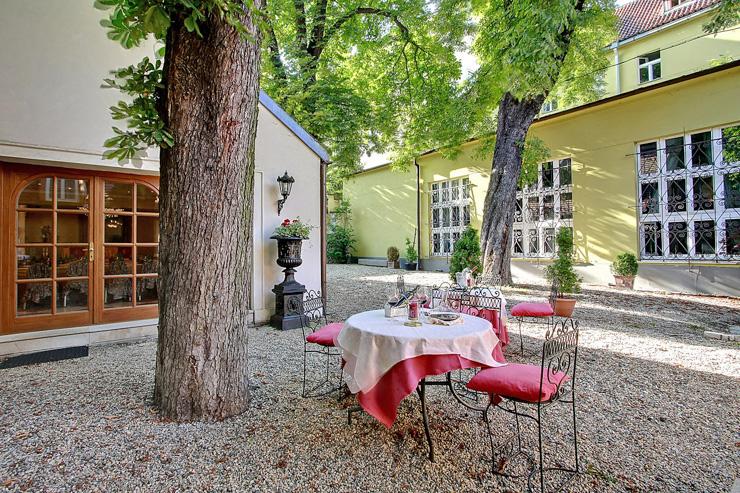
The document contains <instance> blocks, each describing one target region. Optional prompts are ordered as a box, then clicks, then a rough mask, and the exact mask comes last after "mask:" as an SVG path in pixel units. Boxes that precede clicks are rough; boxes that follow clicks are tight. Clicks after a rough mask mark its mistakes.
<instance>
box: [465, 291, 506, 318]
mask: <svg viewBox="0 0 740 493" xmlns="http://www.w3.org/2000/svg"><path fill="white" fill-rule="evenodd" d="M502 304H503V300H502V297H501V291H500V290H498V289H496V288H493V287H488V286H478V287H475V288H473V289H470V290H468V291H466V292H464V293H463V295H462V297H461V298H460V311H461V312H463V313H466V314H468V315H473V316H474V317H482V318H485V319H487V320H489V321H490V322H491V323H494V321H493V320H492V319H491V318H490V315H489V314H487V313H486V312H487V311H495V312H496V315H495V316H496V318H498V325H497V326H498V327H501V305H502ZM494 328H496V325H494Z"/></svg>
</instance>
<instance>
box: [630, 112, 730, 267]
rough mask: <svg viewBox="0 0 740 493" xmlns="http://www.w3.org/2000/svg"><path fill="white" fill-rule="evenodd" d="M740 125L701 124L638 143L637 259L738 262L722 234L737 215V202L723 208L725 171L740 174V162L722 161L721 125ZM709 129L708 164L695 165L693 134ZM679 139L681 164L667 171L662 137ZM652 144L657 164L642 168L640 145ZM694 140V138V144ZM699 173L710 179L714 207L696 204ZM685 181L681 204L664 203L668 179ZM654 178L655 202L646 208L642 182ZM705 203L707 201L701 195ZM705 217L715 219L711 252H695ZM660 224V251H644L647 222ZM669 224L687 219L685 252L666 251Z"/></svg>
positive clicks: (668, 239)
mask: <svg viewBox="0 0 740 493" xmlns="http://www.w3.org/2000/svg"><path fill="white" fill-rule="evenodd" d="M736 126H740V123H734V124H730V125H723V126H721V127H716V128H704V129H697V130H691V131H688V132H686V133H683V134H674V135H668V136H666V137H664V138H660V139H651V140H647V141H643V142H638V143H637V144H636V147H635V148H636V153H635V156H636V167H637V168H636V171H637V216H638V230H637V235H638V242H639V245H638V246H639V252H640V259H641V260H642V261H645V262H665V261H686V262H688V261H704V262H706V261H712V262H722V263H734V264H737V263H740V259H739V258H738V256H737V255H730V254H728V252H727V248H726V247H727V245H726V243H725V241H724V239H725V236H726V229H727V221H732V220H740V207H738V208H726V207H725V189H724V179H725V175H730V174H735V173H740V161H736V162H732V163H725V160H724V155H723V149H722V130H723V129H725V128H731V127H736ZM704 132H710V136H711V145H710V149H711V153H712V156H711V163H710V164H708V165H707V164H702V165H699V166H697V165H695V163H694V156H693V152H692V142H691V139H692V136H694V135H697V134H700V133H704ZM677 138H682V139H683V154H684V168H678V169H673V170H668V159H667V154H668V152H667V147H666V142H667V141H668V140H671V139H677ZM652 143H655V144H656V147H657V163H656V164H657V166H655V167H653V166H650V169H649V170H646V169H644V168H643V167H641V165H640V164H641V157H642V156H641V154H640V146H641V145H644V144H652ZM694 144H696V143H694ZM674 148H675V147H674ZM697 178H705V179H706V178H711V179H712V188H713V195H712V198H711V203H712V208H711V209H710V208H706V207H699V208H697V207H695V205H696V203H697V202H698V201H700V200H701V197H694V182H695V180H696V179H697ZM674 180H684V187H685V189H684V195H685V199H684V202H683V203H682V204H681V205H683V207H671V206H670V205H671V204H669V203H668V200H667V199H668V190H669V188H668V187H669V184H670V182H673V181H674ZM648 183H657V185H658V190H657V195H658V205H657V207H653V208H651V209H652V210H647V211H646V210H644V209H643V204H642V185H643V184H648ZM705 202H709V200H705ZM704 221H712V222H713V224H714V253H711V254H702V253H697V252H696V243H697V242H696V238H695V233H696V225H697V223H700V222H704ZM656 223H657V224H660V238H659V246H660V251H659V253H660V254H659V255H658V254H654V253H648V252H647V251H646V248H645V247H646V245H645V242H646V234H645V226H646V225H648V224H650V225H654V224H656ZM672 223H686V251H687V253H686V254H672V253H670V249H669V247H670V240H671V238H670V235H669V232H670V231H669V225H670V224H672Z"/></svg>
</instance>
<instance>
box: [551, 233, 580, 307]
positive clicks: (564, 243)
mask: <svg viewBox="0 0 740 493" xmlns="http://www.w3.org/2000/svg"><path fill="white" fill-rule="evenodd" d="M555 243H556V244H557V246H558V255H557V257H556V258H555V261H554V262H553V263H552V264H550V265H548V266H547V267H546V268H545V277H546V278H547V280H548V281H550V282H552V281H557V282H558V286H559V289H558V291H559V292H560V293H579V292H580V291H581V278H580V277H579V276H578V274H576V271H575V269H574V268H573V263H574V259H575V252H574V250H573V230H572V229H571V228H560V229H558V233H557V236H556V237H555Z"/></svg>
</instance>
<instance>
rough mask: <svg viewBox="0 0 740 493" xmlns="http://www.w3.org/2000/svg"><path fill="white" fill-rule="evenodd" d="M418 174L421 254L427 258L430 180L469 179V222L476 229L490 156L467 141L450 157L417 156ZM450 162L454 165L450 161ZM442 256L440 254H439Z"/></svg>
mask: <svg viewBox="0 0 740 493" xmlns="http://www.w3.org/2000/svg"><path fill="white" fill-rule="evenodd" d="M417 162H418V163H419V166H420V175H421V190H422V193H421V255H420V256H421V257H422V258H429V257H430V248H431V242H432V238H431V228H430V224H431V221H430V218H429V210H430V200H431V198H430V197H431V195H430V193H431V185H432V183H435V182H439V181H444V180H450V179H455V178H468V179H469V180H470V197H471V204H470V225H471V226H472V227H474V228H475V229H477V230H479V231H480V226H481V218H482V217H483V204H484V203H485V200H486V191H487V190H488V181H489V180H490V172H491V157H490V156H486V155H481V153H480V152H479V146H478V145H477V144H476V143H470V144H467V145H464V146H462V148H461V149H460V152H459V153H457V154H456V155H455V157H454V158H452V159H449V158H446V157H444V156H443V155H442V154H440V153H434V154H429V155H427V156H421V157H419V158H418V159H417ZM452 163H454V164H452ZM439 258H444V257H439Z"/></svg>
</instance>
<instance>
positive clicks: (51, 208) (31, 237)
mask: <svg viewBox="0 0 740 493" xmlns="http://www.w3.org/2000/svg"><path fill="white" fill-rule="evenodd" d="M15 206H16V212H15V214H16V224H15V227H16V244H15V247H16V248H15V252H16V262H15V264H16V268H15V284H16V287H15V296H16V303H15V309H16V316H17V317H29V316H38V315H46V316H49V315H51V316H54V315H57V314H61V313H67V312H87V315H88V316H89V315H90V314H91V303H90V300H89V297H88V292H89V285H90V275H91V269H90V258H89V253H90V245H89V243H88V242H89V240H90V238H91V224H90V221H89V216H88V211H89V209H90V194H89V181H88V180H86V179H78V178H62V177H54V176H49V177H43V178H38V179H34V180H32V181H31V182H29V183H28V184H27V185H26V186H25V187H24V188H23V190H22V191H21V192H20V194H19V195H18V199H17V202H16V204H15Z"/></svg>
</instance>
